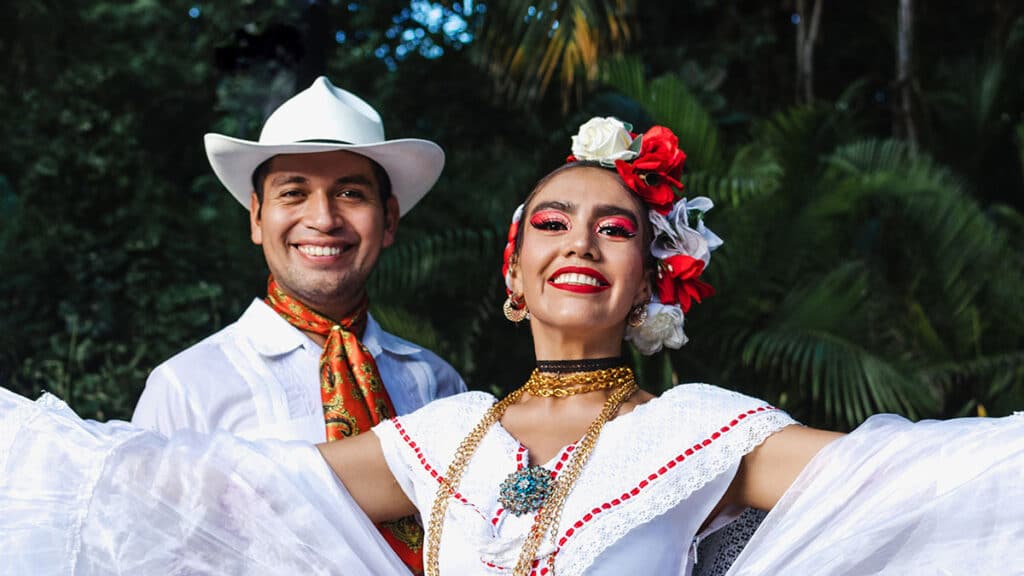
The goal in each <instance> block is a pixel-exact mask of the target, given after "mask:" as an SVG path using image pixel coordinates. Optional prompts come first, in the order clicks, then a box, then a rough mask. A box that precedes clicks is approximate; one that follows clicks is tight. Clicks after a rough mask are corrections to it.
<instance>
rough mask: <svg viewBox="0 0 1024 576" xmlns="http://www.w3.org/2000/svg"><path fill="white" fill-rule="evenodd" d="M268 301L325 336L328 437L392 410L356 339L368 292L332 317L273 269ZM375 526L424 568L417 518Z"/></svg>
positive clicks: (360, 428)
mask: <svg viewBox="0 0 1024 576" xmlns="http://www.w3.org/2000/svg"><path fill="white" fill-rule="evenodd" d="M266 303H267V305H268V306H270V307H271V308H273V309H274V311H275V312H277V313H278V314H280V315H281V317H282V318H284V319H285V320H287V321H288V323H289V324H291V325H292V326H295V327H296V328H298V329H299V330H302V331H304V332H312V333H313V334H318V335H320V336H324V337H325V338H327V342H326V343H325V344H324V351H323V354H321V356H320V399H321V401H322V402H323V407H324V423H325V425H326V427H327V441H328V442H334V441H335V440H341V439H343V438H348V437H349V436H355V435H357V434H360V433H362V432H365V431H367V430H369V429H370V428H371V427H373V425H374V424H378V423H380V422H382V421H384V420H387V419H388V418H391V417H392V416H394V415H395V407H394V405H393V404H392V403H391V397H390V396H388V391H387V390H386V389H385V388H384V385H383V383H382V382H381V379H380V372H378V370H377V363H376V362H375V361H374V359H373V355H372V354H370V351H369V350H367V349H366V346H363V344H362V343H361V342H360V341H359V337H360V336H362V334H363V332H364V331H365V330H366V322H367V317H368V313H367V311H368V310H369V307H370V302H369V300H368V299H367V298H363V300H362V302H360V303H359V305H358V306H356V309H355V311H353V313H352V314H351V315H350V316H348V317H347V318H342V319H341V321H340V322H334V321H332V320H330V319H329V318H327V317H325V316H323V315H321V314H318V313H317V312H315V311H313V310H312V309H310V308H309V307H308V306H306V305H305V304H303V303H302V302H299V301H298V300H296V299H295V298H292V297H291V296H289V295H288V294H286V293H285V292H284V290H282V289H281V287H280V286H278V284H277V281H275V280H274V276H273V275H271V276H270V280H268V281H267V299H266ZM379 528H380V531H381V534H382V535H383V536H384V539H385V540H387V541H388V544H390V545H391V547H392V548H393V549H394V550H395V552H396V553H397V554H398V556H399V557H400V558H401V559H402V561H403V562H404V563H405V564H406V566H408V567H409V569H410V570H412V571H413V573H415V574H422V573H423V529H422V528H421V527H420V525H419V523H418V522H416V519H415V518H414V517H412V516H408V517H406V518H401V519H399V520H395V521H393V522H383V523H381V524H380V526H379Z"/></svg>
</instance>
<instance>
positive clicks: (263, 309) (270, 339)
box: [238, 298, 422, 356]
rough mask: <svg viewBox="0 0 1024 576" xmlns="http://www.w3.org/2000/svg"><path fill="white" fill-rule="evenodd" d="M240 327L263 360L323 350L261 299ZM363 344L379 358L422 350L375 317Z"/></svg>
mask: <svg viewBox="0 0 1024 576" xmlns="http://www.w3.org/2000/svg"><path fill="white" fill-rule="evenodd" d="M238 325H239V327H240V328H241V329H242V333H243V334H244V335H245V337H247V338H248V339H249V341H250V342H252V345H253V347H254V348H255V349H256V351H257V352H259V353H260V354H261V355H263V356H280V355H281V354H286V353H288V352H291V351H292V350H295V349H296V348H300V347H301V348H306V349H310V350H315V351H317V352H319V351H321V348H320V346H318V345H317V344H316V342H313V340H312V339H310V337H309V336H306V335H305V334H303V333H302V331H301V330H299V329H298V328H296V327H294V326H292V325H291V324H289V323H288V321H287V320H285V319H284V318H282V317H281V316H280V315H279V314H278V313H277V312H274V309H273V308H271V307H270V306H268V305H267V303H266V302H264V301H263V300H261V299H259V298H257V299H255V300H253V302H252V304H250V305H249V308H247V309H246V311H245V313H243V314H242V317H241V318H239V319H238ZM360 342H362V343H363V345H364V346H366V349H367V350H369V351H370V354H371V355H373V356H378V355H380V353H381V352H382V351H385V350H386V351H387V352H389V353H391V354H396V355H399V356H408V355H410V354H415V353H417V352H420V351H422V348H420V347H418V346H414V345H413V344H411V343H409V342H406V341H405V340H402V339H401V338H399V337H397V336H395V335H394V334H389V333H387V332H385V331H384V329H383V328H381V327H380V324H378V323H377V321H376V320H375V319H374V318H373V315H372V314H370V315H369V317H368V318H367V319H366V332H364V333H363V337H362V338H361V339H360Z"/></svg>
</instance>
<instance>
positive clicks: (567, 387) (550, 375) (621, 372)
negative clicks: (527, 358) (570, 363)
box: [524, 366, 633, 398]
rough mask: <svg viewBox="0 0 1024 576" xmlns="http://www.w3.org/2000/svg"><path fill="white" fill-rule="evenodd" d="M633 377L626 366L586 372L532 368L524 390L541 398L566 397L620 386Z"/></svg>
mask: <svg viewBox="0 0 1024 576" xmlns="http://www.w3.org/2000/svg"><path fill="white" fill-rule="evenodd" d="M632 377H633V371H632V370H630V369H629V368H628V367H626V366H616V367H614V368H605V369H604V370H590V371H587V372H570V373H567V374H563V373H559V372H541V371H540V369H539V368H536V369H534V371H533V373H532V374H530V379H529V380H527V381H526V386H524V388H526V391H527V392H529V393H530V394H531V395H533V396H539V397H542V398H551V397H555V398H566V397H568V396H574V395H576V394H584V393H587V392H596V391H597V390H605V389H607V388H615V387H616V386H622V385H623V384H625V383H626V381H627V380H629V379H631V378H632Z"/></svg>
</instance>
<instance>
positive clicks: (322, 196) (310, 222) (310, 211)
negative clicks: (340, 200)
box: [304, 190, 344, 233]
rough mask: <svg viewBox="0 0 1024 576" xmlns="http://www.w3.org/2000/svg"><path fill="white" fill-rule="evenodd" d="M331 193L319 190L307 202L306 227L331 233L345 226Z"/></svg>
mask: <svg viewBox="0 0 1024 576" xmlns="http://www.w3.org/2000/svg"><path fill="white" fill-rule="evenodd" d="M333 200H334V197H333V195H332V194H331V193H330V192H327V191H324V190H318V191H316V192H314V193H313V194H312V195H311V196H310V197H309V200H307V201H306V214H305V219H304V220H305V224H306V226H308V227H310V228H313V229H315V230H318V231H320V232H324V233H327V232H331V231H333V230H335V229H337V228H340V227H341V226H342V225H343V224H344V218H343V216H342V214H341V210H340V209H339V208H338V206H337V204H336V203H335V202H334V201H333Z"/></svg>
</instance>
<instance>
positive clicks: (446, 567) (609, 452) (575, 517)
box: [374, 384, 795, 576]
mask: <svg viewBox="0 0 1024 576" xmlns="http://www.w3.org/2000/svg"><path fill="white" fill-rule="evenodd" d="M494 402H495V399H494V397H493V396H491V395H490V394H486V393H483V392H470V393H467V394H461V395H459V396H454V397H451V398H447V399H443V400H440V401H437V402H434V403H432V404H430V405H429V406H428V407H426V408H425V409H423V410H419V411H417V412H415V413H413V414H409V415H406V416H402V417H399V418H396V419H394V420H392V421H389V422H385V423H382V424H380V425H378V426H377V427H375V428H374V433H375V434H377V436H378V437H379V438H380V441H381V445H382V446H383V448H384V455H385V458H386V459H387V461H388V465H389V467H390V468H391V471H392V473H393V474H394V475H395V477H396V478H397V479H398V481H399V484H400V485H401V486H402V489H403V490H404V491H405V493H406V494H407V495H408V497H409V498H410V499H411V500H412V501H413V502H414V503H415V504H416V507H417V508H419V509H420V510H421V511H424V514H426V513H427V512H428V511H429V510H430V509H431V506H432V505H433V502H434V497H435V495H436V492H437V488H438V476H440V475H443V474H444V472H445V469H446V468H447V466H448V464H449V463H450V462H451V460H452V457H453V455H454V453H455V450H456V448H457V447H458V445H459V443H460V442H461V441H462V439H463V438H465V437H466V435H467V434H468V433H469V432H470V430H472V429H473V427H474V426H475V425H476V424H477V423H478V422H479V421H480V419H481V418H482V417H483V415H484V413H485V412H486V411H487V409H488V408H490V406H491V405H492V404H493V403H494ZM794 423H795V422H794V420H793V419H792V418H790V417H789V416H788V415H787V414H785V413H784V412H782V411H780V410H777V409H775V408H773V407H771V406H769V405H767V404H765V403H764V402H763V401H760V400H756V399H754V398H750V397H748V396H744V395H742V394H738V393H735V392H729V391H726V390H723V389H721V388H717V387H714V386H708V385H703V384H690V385H683V386H678V387H676V388H673V389H672V390H669V391H668V392H666V393H665V394H664V395H662V396H661V397H660V398H656V399H653V400H651V401H650V402H648V403H646V404H643V405H641V406H638V407H637V408H636V409H634V410H633V411H632V412H630V413H627V414H624V415H622V416H620V417H618V418H616V419H614V420H612V421H611V422H608V423H607V424H605V426H604V428H603V429H602V431H601V434H600V436H599V437H598V440H597V444H596V445H595V447H594V450H593V453H592V454H591V456H590V459H589V460H588V461H587V464H586V466H585V468H584V470H583V473H582V474H581V475H580V478H579V479H578V480H577V481H576V483H575V484H574V486H573V488H572V492H571V493H570V494H569V497H568V499H567V501H566V503H565V508H564V509H563V511H562V516H561V519H560V523H559V525H558V527H557V531H556V533H555V537H554V538H550V537H549V538H546V539H545V541H544V543H543V544H542V545H541V548H540V550H539V552H538V558H537V559H536V560H535V564H536V566H537V568H536V570H535V572H536V573H537V574H539V575H544V574H547V571H548V569H547V564H548V557H549V556H550V555H554V558H555V559H554V566H555V573H556V574H558V575H559V576H576V575H579V574H583V573H586V574H588V575H603V574H609V575H610V574H679V573H686V572H688V568H687V563H688V551H689V548H690V544H691V541H692V540H693V538H694V536H695V535H696V533H697V531H698V530H699V528H700V526H701V524H702V523H703V522H704V520H705V519H706V518H707V517H708V514H709V513H710V512H711V510H712V509H713V508H714V507H715V505H716V504H717V503H718V501H719V500H720V499H721V497H722V495H723V494H724V493H725V490H726V489H727V488H728V487H729V484H730V483H731V481H732V478H733V476H734V475H735V473H736V469H737V467H738V465H739V461H740V458H741V457H742V456H743V455H744V454H746V453H747V452H749V451H750V450H752V449H753V448H754V447H756V446H757V445H758V444H760V443H761V442H763V441H764V439H765V438H767V437H768V436H769V435H771V434H772V433H774V432H776V431H778V430H780V429H781V428H783V427H785V426H788V425H791V424H794ZM574 448H575V445H569V446H566V447H564V448H563V449H562V450H561V451H560V453H559V454H557V455H556V456H555V457H554V458H553V459H552V460H551V461H549V462H547V463H545V464H544V466H545V467H546V468H548V469H549V470H551V471H552V472H553V473H554V474H555V475H556V476H557V474H560V473H561V472H562V469H563V467H564V466H565V465H566V463H567V461H568V460H569V459H570V458H571V455H572V451H573V450H574ZM528 461H529V455H528V453H527V451H526V448H525V447H523V446H522V445H521V444H520V443H519V442H518V441H517V440H516V439H515V438H513V437H512V436H511V435H510V434H509V433H508V432H507V431H506V430H505V429H504V428H502V427H501V425H500V424H495V425H494V426H493V427H492V428H491V430H490V431H488V433H487V434H486V435H485V436H484V438H483V440H482V441H481V443H480V445H479V447H478V448H477V450H476V452H475V453H474V456H473V458H472V460H471V461H470V463H469V466H468V467H467V469H466V472H465V474H464V476H463V478H462V481H461V485H460V489H459V495H458V497H457V498H455V499H453V501H452V502H451V503H450V505H449V507H448V515H447V517H446V520H445V523H444V529H443V531H442V540H441V550H440V565H441V572H442V573H444V574H509V573H511V569H512V567H514V566H515V564H516V561H517V558H518V556H519V552H520V550H521V549H522V546H523V542H524V539H525V537H526V534H527V533H528V532H529V530H530V527H531V525H532V523H533V515H532V514H526V515H523V516H519V517H517V516H514V515H512V514H510V513H508V512H507V511H505V510H503V509H502V507H501V505H500V504H499V503H498V501H497V497H498V486H499V485H500V484H501V482H502V480H504V479H505V477H506V476H508V475H509V474H510V473H512V472H514V471H516V470H518V469H520V468H522V467H524V466H526V465H527V463H528Z"/></svg>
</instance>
